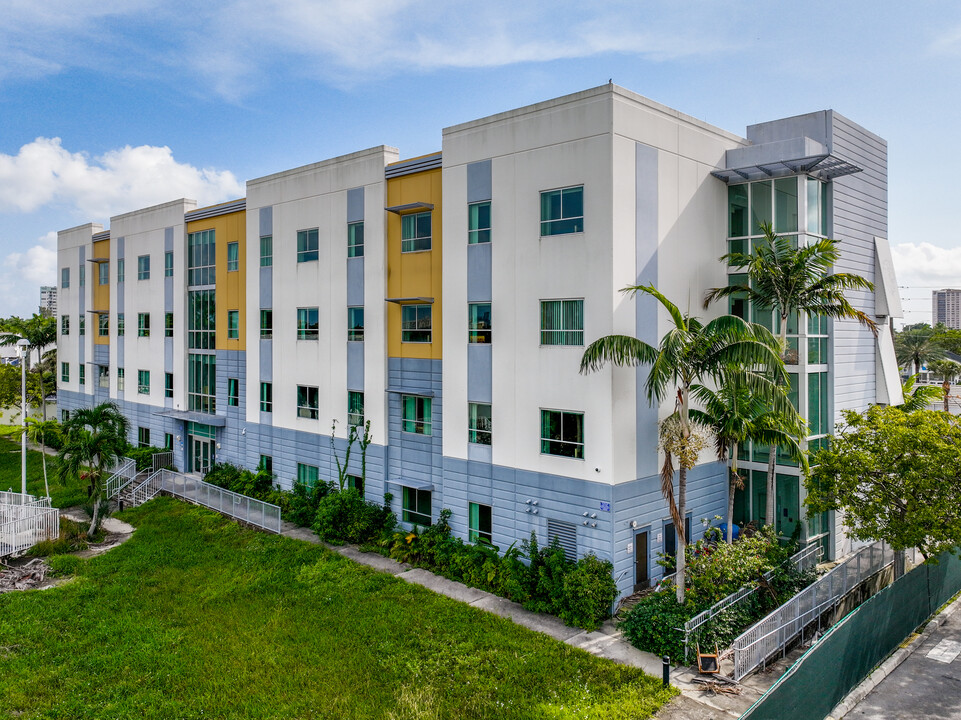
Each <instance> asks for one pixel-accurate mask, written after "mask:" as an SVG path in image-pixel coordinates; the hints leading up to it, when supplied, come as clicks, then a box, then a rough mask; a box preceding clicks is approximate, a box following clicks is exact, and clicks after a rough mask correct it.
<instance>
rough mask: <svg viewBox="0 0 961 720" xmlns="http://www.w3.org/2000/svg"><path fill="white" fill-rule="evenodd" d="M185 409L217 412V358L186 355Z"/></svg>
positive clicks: (209, 412)
mask: <svg viewBox="0 0 961 720" xmlns="http://www.w3.org/2000/svg"><path fill="white" fill-rule="evenodd" d="M187 409H188V410H196V411H197V412H202V413H208V414H211V415H213V414H215V413H216V412H217V356H216V355H208V354H206V353H188V354H187Z"/></svg>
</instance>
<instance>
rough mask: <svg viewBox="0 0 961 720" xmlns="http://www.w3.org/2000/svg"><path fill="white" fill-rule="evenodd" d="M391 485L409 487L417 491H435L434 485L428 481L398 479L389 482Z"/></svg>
mask: <svg viewBox="0 0 961 720" xmlns="http://www.w3.org/2000/svg"><path fill="white" fill-rule="evenodd" d="M387 482H389V483H390V484H391V485H397V486H398V487H409V488H414V489H415V490H433V489H434V483H432V482H430V481H428V480H409V479H407V478H396V479H394V480H388V481H387Z"/></svg>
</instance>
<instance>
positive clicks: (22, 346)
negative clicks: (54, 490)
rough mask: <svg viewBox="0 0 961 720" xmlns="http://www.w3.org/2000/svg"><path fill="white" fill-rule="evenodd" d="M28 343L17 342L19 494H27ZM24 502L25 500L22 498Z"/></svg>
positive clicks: (25, 341)
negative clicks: (18, 368) (18, 361)
mask: <svg viewBox="0 0 961 720" xmlns="http://www.w3.org/2000/svg"><path fill="white" fill-rule="evenodd" d="M29 347H30V341H29V340H27V339H26V338H20V339H19V340H17V349H18V350H20V424H21V425H22V426H23V432H22V433H21V435H20V487H21V492H22V493H23V494H24V495H26V494H27V358H28V357H29V355H28V353H29V352H30V351H29V350H28V348H29ZM24 500H25V501H26V498H24Z"/></svg>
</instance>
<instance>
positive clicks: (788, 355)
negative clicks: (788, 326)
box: [783, 337, 799, 365]
mask: <svg viewBox="0 0 961 720" xmlns="http://www.w3.org/2000/svg"><path fill="white" fill-rule="evenodd" d="M785 341H786V346H785V348H784V358H783V359H784V364H785V365H797V364H798V347H799V346H798V339H797V338H796V337H788V338H785Z"/></svg>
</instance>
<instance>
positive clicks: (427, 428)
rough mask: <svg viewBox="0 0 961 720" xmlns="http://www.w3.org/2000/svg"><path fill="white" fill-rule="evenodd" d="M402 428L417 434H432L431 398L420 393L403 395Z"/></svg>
mask: <svg viewBox="0 0 961 720" xmlns="http://www.w3.org/2000/svg"><path fill="white" fill-rule="evenodd" d="M401 412H402V416H401V420H402V422H401V429H402V430H403V431H404V432H408V433H415V434H417V435H430V434H431V429H432V422H431V399H430V398H427V397H421V396H419V395H402V396H401Z"/></svg>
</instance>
